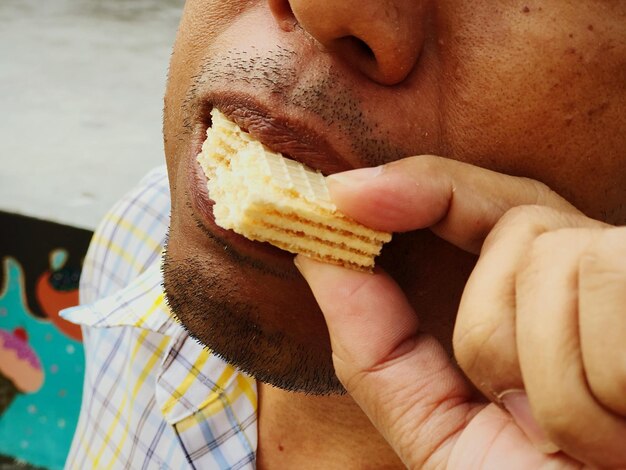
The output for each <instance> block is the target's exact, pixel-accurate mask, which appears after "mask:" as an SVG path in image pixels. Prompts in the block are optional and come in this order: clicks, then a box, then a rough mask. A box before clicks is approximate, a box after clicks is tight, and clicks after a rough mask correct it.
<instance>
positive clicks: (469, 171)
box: [329, 155, 577, 253]
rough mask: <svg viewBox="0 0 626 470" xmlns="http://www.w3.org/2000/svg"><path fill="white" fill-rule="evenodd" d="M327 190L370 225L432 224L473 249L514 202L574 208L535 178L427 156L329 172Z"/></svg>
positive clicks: (406, 227)
mask: <svg viewBox="0 0 626 470" xmlns="http://www.w3.org/2000/svg"><path fill="white" fill-rule="evenodd" d="M329 189H330V191H331V195H332V198H333V200H334V201H335V203H336V204H337V206H338V207H339V208H340V209H341V210H342V211H343V212H345V213H347V214H348V215H350V216H351V217H353V218H355V219H356V220H359V221H360V222H362V223H364V224H365V225H367V226H369V227H372V228H375V229H380V230H386V231H392V232H403V231H408V230H414V229H419V228H425V227H430V228H431V229H432V230H433V231H434V232H435V233H436V234H437V235H438V236H440V237H441V238H443V239H445V240H447V241H449V242H451V243H453V244H454V245H456V246H458V247H460V248H462V249H465V250H467V251H470V252H473V253H477V252H478V251H479V250H480V247H481V245H482V242H483V240H484V239H485V237H486V236H487V234H488V233H489V232H490V231H491V229H492V228H493V226H494V225H495V224H496V222H497V221H498V220H499V219H500V217H502V215H503V214H504V213H505V212H506V211H508V210H509V209H511V208H512V207H515V206H520V205H527V204H540V205H545V206H549V207H554V208H557V209H559V210H561V211H565V212H577V210H576V209H575V208H574V207H573V206H571V205H570V204H569V203H568V202H566V201H565V200H564V199H563V198H561V197H560V196H558V195H557V194H556V193H554V192H553V191H551V190H550V189H549V188H548V187H547V186H545V185H543V184H541V183H539V182H537V181H534V180H531V179H527V178H519V177H513V176H508V175H503V174H500V173H496V172H493V171H490V170H486V169H483V168H479V167H476V166H473V165H469V164H466V163H462V162H458V161H455V160H449V159H445V158H441V157H434V156H429V155H424V156H419V157H410V158H405V159H403V160H399V161H396V162H393V163H390V164H387V165H384V166H381V167H376V168H366V169H359V170H352V171H349V172H345V173H339V174H335V175H331V176H330V177H329Z"/></svg>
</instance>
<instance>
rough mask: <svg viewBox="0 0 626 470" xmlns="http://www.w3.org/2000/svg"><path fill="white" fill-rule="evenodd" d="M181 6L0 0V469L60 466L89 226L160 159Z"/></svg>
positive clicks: (66, 440)
mask: <svg viewBox="0 0 626 470" xmlns="http://www.w3.org/2000/svg"><path fill="white" fill-rule="evenodd" d="M183 3H184V0H0V25H1V26H0V163H1V165H0V470H3V469H8V468H11V469H13V468H20V469H50V470H56V469H61V468H63V464H64V462H65V458H66V455H67V451H68V449H69V445H70V443H71V439H72V435H73V432H74V428H75V426H76V421H77V418H78V412H79V408H80V402H81V395H82V382H83V375H84V354H83V346H82V338H81V332H80V329H79V328H77V327H76V326H75V325H71V324H69V323H67V322H66V321H65V320H63V319H61V318H60V317H59V315H58V312H59V310H61V309H63V308H65V307H70V306H72V305H76V303H77V302H78V282H79V276H80V271H81V263H82V260H83V258H84V255H85V252H86V249H87V246H88V243H89V240H90V238H91V235H92V230H93V229H94V228H95V227H96V225H97V223H98V221H99V220H100V219H101V218H102V216H103V215H104V213H105V212H106V211H107V210H108V209H109V208H110V207H111V205H112V204H113V203H114V202H115V201H116V200H117V199H118V198H120V196H122V195H123V194H124V193H125V192H126V191H127V190H129V189H130V188H131V187H132V186H133V185H135V184H136V183H137V181H138V180H139V179H140V178H141V177H142V176H143V175H144V174H145V173H146V172H147V171H148V170H150V169H151V168H153V167H155V166H157V165H161V164H163V162H164V157H163V144H162V136H161V113H162V106H163V92H164V87H165V80H166V75H167V63H168V59H169V55H170V51H171V47H172V44H173V41H174V36H175V33H176V27H177V24H178V20H179V18H180V15H181V12H182V7H183Z"/></svg>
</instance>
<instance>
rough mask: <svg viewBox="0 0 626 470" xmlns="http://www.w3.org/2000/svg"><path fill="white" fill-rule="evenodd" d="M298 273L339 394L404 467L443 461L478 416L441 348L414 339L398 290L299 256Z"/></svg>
mask: <svg viewBox="0 0 626 470" xmlns="http://www.w3.org/2000/svg"><path fill="white" fill-rule="evenodd" d="M297 265H298V267H299V269H300V271H301V272H302V274H303V275H304V276H305V278H306V280H307V282H308V283H309V285H310V286H311V289H312V291H313V293H314V295H315V298H316V299H317V301H318V303H319V305H320V307H321V309H322V311H323V312H324V316H325V318H326V322H327V325H328V330H329V333H330V337H331V345H332V349H333V361H334V365H335V370H336V373H337V376H338V377H339V379H340V380H341V382H342V383H343V385H344V386H345V388H346V390H347V391H348V392H349V393H350V395H351V396H352V397H353V398H354V400H355V401H356V402H357V403H358V404H359V405H360V406H361V408H362V409H363V410H364V411H365V413H366V414H367V415H368V417H369V418H370V419H371V420H372V422H373V423H374V425H375V426H376V427H377V428H378V429H379V431H380V432H381V433H382V434H383V436H384V437H385V438H386V439H387V441H388V442H389V443H390V444H391V445H392V447H393V448H394V450H395V451H396V452H397V453H398V455H399V456H400V458H402V459H403V461H404V463H405V464H407V466H409V467H411V468H423V467H424V465H425V463H426V461H427V460H428V461H429V466H430V464H431V463H433V462H434V461H436V460H437V459H445V458H446V457H445V456H444V455H443V454H445V453H446V452H449V449H448V450H447V451H446V450H445V449H446V447H447V446H446V444H447V443H449V442H450V440H451V439H452V438H453V436H454V435H455V434H456V433H457V432H458V431H459V430H460V429H462V428H463V427H464V425H465V423H466V422H467V420H468V419H469V418H470V417H471V415H472V414H473V413H474V412H475V410H477V408H476V407H475V406H473V405H470V404H469V397H470V394H471V391H470V390H469V389H468V387H467V384H466V382H465V381H464V380H463V378H462V377H461V375H460V374H459V372H458V371H457V370H456V369H455V368H454V366H453V365H452V363H451V362H450V360H449V358H448V357H447V355H446V353H445V351H444V350H443V348H442V347H441V345H439V343H437V341H435V340H434V339H433V338H432V337H429V336H426V335H421V334H419V333H418V321H417V316H416V314H415V312H414V311H413V310H412V309H411V307H410V306H409V304H408V302H407V301H406V299H405V297H404V295H403V294H402V292H401V291H400V289H399V287H398V286H397V285H396V284H395V283H394V282H393V281H392V280H391V279H390V278H389V277H388V276H386V275H385V274H384V273H381V272H377V273H376V274H368V273H361V272H355V271H350V270H347V269H344V268H340V267H337V266H332V265H326V264H322V263H317V262H315V261H312V260H310V259H308V258H305V257H302V256H298V257H297ZM416 449H417V450H416Z"/></svg>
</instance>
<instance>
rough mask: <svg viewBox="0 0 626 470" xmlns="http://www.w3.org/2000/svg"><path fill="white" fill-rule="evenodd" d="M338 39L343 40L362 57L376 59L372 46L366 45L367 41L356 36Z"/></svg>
mask: <svg viewBox="0 0 626 470" xmlns="http://www.w3.org/2000/svg"><path fill="white" fill-rule="evenodd" d="M340 40H341V41H345V42H346V43H347V44H349V45H350V46H349V47H350V48H351V49H353V50H354V52H356V53H357V54H358V55H359V56H360V57H362V58H363V59H370V60H374V59H376V56H375V55H374V51H373V50H372V48H371V47H370V46H368V45H367V43H366V42H365V41H363V40H362V39H360V38H357V37H356V36H344V37H343V38H341V39H340Z"/></svg>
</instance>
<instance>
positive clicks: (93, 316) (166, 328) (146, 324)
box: [61, 263, 182, 336]
mask: <svg viewBox="0 0 626 470" xmlns="http://www.w3.org/2000/svg"><path fill="white" fill-rule="evenodd" d="M162 286H163V276H162V273H161V267H160V263H154V264H153V265H152V266H150V267H149V268H148V269H146V270H145V271H144V272H143V273H142V274H140V275H139V276H138V277H137V278H136V279H135V280H134V281H133V282H131V283H130V284H129V285H128V286H127V287H125V288H124V289H122V290H120V291H118V292H116V293H115V294H113V295H110V296H108V297H104V298H102V299H99V300H96V301H95V302H93V303H91V304H87V305H79V306H77V307H72V308H69V309H65V310H63V311H62V312H61V316H62V317H63V318H65V319H66V320H68V321H70V322H72V323H76V324H78V325H83V326H89V327H95V328H110V327H115V326H134V327H137V328H141V329H143V330H150V331H153V332H155V333H161V334H166V335H168V336H172V335H173V334H175V332H176V330H178V329H182V325H181V324H180V323H178V321H177V320H176V318H175V317H174V315H173V314H172V313H171V311H170V309H169V307H168V305H167V302H166V300H165V295H164V293H163V287H162Z"/></svg>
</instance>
